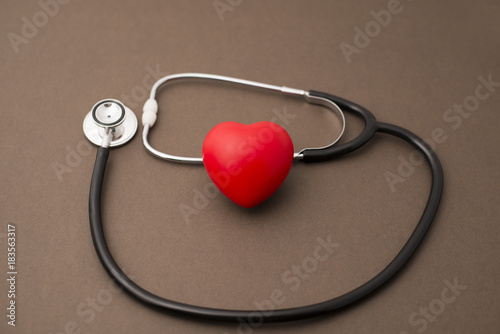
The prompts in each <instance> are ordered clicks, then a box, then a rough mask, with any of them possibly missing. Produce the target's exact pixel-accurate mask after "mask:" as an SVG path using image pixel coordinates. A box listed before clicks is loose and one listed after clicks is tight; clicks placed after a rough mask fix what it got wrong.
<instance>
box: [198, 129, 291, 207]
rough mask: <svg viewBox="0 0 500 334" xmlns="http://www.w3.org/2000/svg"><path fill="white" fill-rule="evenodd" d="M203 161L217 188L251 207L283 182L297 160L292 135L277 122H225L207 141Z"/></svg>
mask: <svg viewBox="0 0 500 334" xmlns="http://www.w3.org/2000/svg"><path fill="white" fill-rule="evenodd" d="M202 152H203V163H204V165H205V168H206V170H207V172H208V175H209V176H210V178H211V179H212V181H213V182H214V183H215V185H216V186H217V188H219V190H220V191H221V192H222V193H223V194H224V195H226V196H227V197H228V198H229V199H230V200H232V201H233V202H235V203H236V204H238V205H240V206H242V207H245V208H251V207H254V206H256V205H258V204H260V203H262V202H263V201H265V200H266V199H267V198H269V196H271V195H272V194H273V193H274V192H275V191H276V190H277V189H278V188H279V187H280V185H281V184H282V183H283V181H284V180H285V178H286V176H287V175H288V172H289V171H290V168H291V166H292V162H293V143H292V139H291V138H290V135H288V133H287V132H286V130H285V129H283V128H282V127H281V126H279V125H278V124H276V123H272V122H258V123H254V124H250V125H244V124H241V123H237V122H224V123H221V124H219V125H217V126H215V127H214V128H213V129H212V130H210V132H209V133H208V134H207V136H206V138H205V141H204V142H203V149H202Z"/></svg>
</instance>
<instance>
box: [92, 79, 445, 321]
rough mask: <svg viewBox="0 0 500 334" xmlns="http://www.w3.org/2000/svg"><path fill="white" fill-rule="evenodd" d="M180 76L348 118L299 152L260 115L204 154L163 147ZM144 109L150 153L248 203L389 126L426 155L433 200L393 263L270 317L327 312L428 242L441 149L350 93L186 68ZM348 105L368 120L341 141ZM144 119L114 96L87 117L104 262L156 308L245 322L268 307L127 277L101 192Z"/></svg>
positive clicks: (368, 288) (227, 132)
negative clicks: (191, 296) (211, 301)
mask: <svg viewBox="0 0 500 334" xmlns="http://www.w3.org/2000/svg"><path fill="white" fill-rule="evenodd" d="M180 79H204V80H218V81H225V82H231V83H234V84H239V85H246V86H253V87H258V88H262V89H267V90H272V91H277V92H282V93H284V94H288V95H294V96H301V97H303V98H304V99H305V101H307V102H309V103H314V104H319V105H322V106H325V107H327V108H329V109H331V110H332V111H333V112H334V113H335V115H336V116H337V117H338V118H339V120H340V123H341V131H340V134H339V135H338V136H337V138H335V139H334V140H333V142H332V143H331V144H329V145H327V146H324V147H318V148H304V149H301V150H299V151H297V152H294V149H293V144H292V141H291V138H290V136H289V135H288V134H287V133H286V131H285V130H284V129H283V128H281V127H280V126H279V125H277V124H274V123H271V122H258V123H255V124H250V125H243V124H239V123H235V122H224V123H221V124H219V125H217V126H216V127H214V128H213V129H212V130H211V131H210V132H209V133H208V134H207V137H206V138H205V141H204V143H203V152H202V157H200V158H198V157H182V156H175V155H171V154H167V153H164V152H160V151H158V150H156V149H154V148H153V147H152V146H151V145H150V144H149V142H148V134H149V132H150V130H151V128H152V127H153V125H154V124H155V122H156V119H157V113H158V103H157V102H156V94H157V91H158V89H159V88H160V87H161V86H162V85H164V84H166V83H169V82H172V81H176V80H180ZM143 111H144V112H143V115H142V124H143V126H144V128H143V133H142V140H143V143H144V146H145V148H146V150H147V151H148V152H150V153H151V154H153V155H154V156H156V157H158V158H161V159H165V160H169V161H174V162H182V163H203V164H204V165H205V168H206V169H207V172H208V174H209V176H210V178H211V179H212V181H213V182H214V183H215V185H216V186H217V187H218V188H219V190H220V191H221V192H222V193H224V194H225V195H226V196H227V197H228V198H229V199H231V200H232V201H233V202H235V203H236V204H238V205H241V206H244V207H253V206H256V205H258V204H259V203H261V202H262V201H264V200H266V199H267V198H268V197H269V196H271V195H272V193H273V192H274V191H275V190H276V189H277V188H278V187H279V186H280V185H281V183H282V182H283V181H284V179H285V178H286V176H287V174H288V171H289V170H290V167H291V165H292V162H293V161H294V160H298V161H302V162H321V161H327V160H331V159H334V158H339V157H341V156H343V155H346V154H347V153H350V152H353V151H355V150H357V149H358V148H360V147H362V146H363V145H364V144H366V143H367V142H368V141H369V140H370V139H371V138H372V137H373V136H374V135H375V133H376V132H381V133H386V134H389V135H392V136H394V137H397V138H400V139H402V140H404V141H406V142H408V143H410V144H411V145H412V146H413V147H414V148H415V149H417V150H418V151H420V152H421V153H422V154H423V156H424V157H425V159H426V161H427V163H428V164H429V166H430V170H431V174H432V185H431V189H430V193H429V197H428V200H427V205H426V206H425V209H424V212H423V213H422V216H421V217H420V220H419V222H418V224H417V225H416V227H415V229H414V231H413V233H412V234H411V236H410V238H409V239H408V241H407V242H406V244H405V245H404V246H403V248H402V249H401V250H400V252H399V253H398V254H397V256H396V257H395V258H394V259H393V260H392V261H391V262H390V263H389V264H388V265H387V266H386V267H385V269H384V270H382V271H381V272H380V273H378V274H377V275H376V276H375V277H373V278H372V279H370V280H369V281H367V282H366V283H364V284H363V285H361V286H359V287H357V288H356V289H354V290H352V291H349V292H347V293H345V294H343V295H341V296H338V297H335V298H333V299H330V300H327V301H323V302H320V303H317V304H312V305H306V306H300V307H294V308H288V309H279V310H273V311H272V312H266V316H265V317H263V320H264V321H269V322H278V321H291V320H298V319H304V318H309V317H315V316H320V315H323V314H327V313H330V312H332V311H335V310H338V309H340V308H343V307H345V306H347V305H349V304H352V303H353V302H355V301H358V300H360V299H361V298H363V297H365V296H367V295H369V294H370V293H371V292H373V291H375V290H376V289H378V288H379V287H380V286H382V285H383V284H384V283H386V282H387V281H388V280H389V279H390V278H391V277H393V276H394V275H395V274H396V273H397V272H398V271H399V270H400V269H401V268H402V267H403V266H404V264H405V263H406V262H407V261H408V260H409V258H410V257H411V255H412V254H413V253H414V252H415V250H416V249H417V247H418V246H419V245H420V243H421V241H422V240H423V238H424V236H425V234H426V232H427V230H428V229H429V226H430V225H431V223H432V220H433V219H434V216H435V215H436V212H437V209H438V206H439V202H440V199H441V193H442V190H443V170H442V167H441V163H440V161H439V159H438V157H437V155H436V153H435V152H434V151H433V150H432V149H431V148H430V147H429V145H427V144H426V143H425V142H424V140H422V139H421V138H420V137H418V136H416V135H415V134H413V133H412V132H411V131H409V130H407V129H405V128H402V127H399V126H396V125H393V124H389V123H383V122H378V121H376V119H375V117H374V116H373V114H372V113H371V112H370V111H368V110H367V109H365V108H363V107H362V106H360V105H358V104H356V103H353V102H351V101H348V100H346V99H343V98H340V97H337V96H334V95H331V94H327V93H322V92H318V91H312V90H311V91H303V90H300V89H294V88H288V87H279V86H274V85H268V84H263V83H258V82H254V81H247V80H241V79H236V78H230V77H225V76H219V75H210V74H200V73H183V74H175V75H170V76H166V77H164V78H161V79H160V80H158V81H157V82H156V83H155V84H154V86H153V87H152V89H151V95H150V98H149V99H148V100H147V101H146V103H145V105H144V108H143ZM343 112H349V113H352V114H353V115H355V116H358V117H360V118H361V119H363V121H364V123H365V126H364V129H363V131H362V132H361V133H360V134H359V135H358V136H357V137H356V138H354V139H352V140H350V141H348V142H346V143H341V144H339V141H340V139H341V137H342V134H343V133H344V129H345V119H344V114H343ZM137 126H138V122H137V119H136V117H135V114H134V113H133V112H132V111H131V110H130V109H129V108H127V107H126V106H124V105H123V103H121V102H119V101H117V100H113V99H106V100H102V101H100V102H98V103H97V104H96V105H95V106H94V107H93V108H92V110H91V111H90V113H89V114H88V115H87V116H86V117H85V120H84V124H83V128H84V132H85V134H86V136H87V138H88V139H89V140H90V141H91V142H92V143H94V144H96V145H98V146H99V149H98V151H97V158H96V162H95V166H94V172H93V175H92V181H91V185H90V195H89V216H90V229H91V234H92V239H93V242H94V246H95V249H96V252H97V255H98V256H99V259H100V261H101V263H102V265H103V266H104V268H105V269H106V271H107V272H108V274H109V275H110V276H111V277H112V278H113V279H114V280H115V281H116V283H117V284H119V285H121V286H122V287H123V288H124V289H125V290H126V291H127V292H128V293H129V294H130V295H132V296H134V297H135V298H137V299H138V300H140V301H142V302H144V303H146V304H148V305H151V306H154V307H158V308H161V309H165V310H169V311H172V312H178V313H182V314H185V315H188V316H193V317H199V318H205V319H211V320H220V321H239V320H238V319H247V318H250V317H252V316H254V315H255V314H256V313H257V314H259V313H261V311H259V310H228V309H216V308H208V307H201V306H195V305H189V304H185V303H181V302H177V301H172V300H169V299H166V298H163V297H160V296H157V295H155V294H152V293H150V292H148V291H147V290H145V289H143V288H142V287H140V286H139V285H137V284H136V283H135V282H133V281H132V280H131V279H130V278H129V277H127V276H126V275H125V274H124V272H123V271H122V270H121V269H120V267H119V266H118V264H117V263H116V262H115V260H114V259H113V257H112V255H111V253H110V251H109V249H108V246H107V244H106V239H105V238H104V233H103V228H102V220H101V191H102V186H103V179H104V174H105V168H106V162H107V160H108V156H109V151H110V148H111V147H115V146H119V145H123V144H125V143H127V142H128V141H129V140H131V139H132V138H133V136H134V134H135V132H136V131H137ZM252 143H253V144H252ZM252 145H254V146H252ZM255 148H258V149H255Z"/></svg>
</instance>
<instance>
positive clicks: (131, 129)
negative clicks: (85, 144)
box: [83, 99, 138, 147]
mask: <svg viewBox="0 0 500 334" xmlns="http://www.w3.org/2000/svg"><path fill="white" fill-rule="evenodd" d="M137 127H138V122H137V117H136V116H135V114H134V113H133V112H132V110H130V109H129V108H127V107H126V106H125V105H124V104H123V103H121V102H120V101H117V100H113V99H105V100H102V101H99V102H97V103H96V104H95V105H94V107H93V108H92V110H91V111H90V112H89V113H88V114H87V116H85V120H84V121H83V132H85V136H87V138H88V140H90V141H91V142H92V143H93V144H95V145H97V146H102V144H103V140H104V139H105V135H106V132H107V131H109V132H110V134H111V135H112V138H111V141H110V142H109V145H108V146H109V147H116V146H120V145H123V144H125V143H127V142H128V141H129V140H131V139H132V138H133V137H134V135H135V133H136V132H137Z"/></svg>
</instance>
